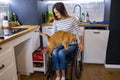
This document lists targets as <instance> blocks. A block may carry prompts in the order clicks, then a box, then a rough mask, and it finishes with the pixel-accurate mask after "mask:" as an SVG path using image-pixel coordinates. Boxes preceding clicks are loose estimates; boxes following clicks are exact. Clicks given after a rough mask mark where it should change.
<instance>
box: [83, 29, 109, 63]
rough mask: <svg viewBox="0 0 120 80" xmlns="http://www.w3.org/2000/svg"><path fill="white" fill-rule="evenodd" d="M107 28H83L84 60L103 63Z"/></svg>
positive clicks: (107, 33)
mask: <svg viewBox="0 0 120 80" xmlns="http://www.w3.org/2000/svg"><path fill="white" fill-rule="evenodd" d="M108 36H109V30H93V29H85V34H84V47H85V49H84V62H85V63H97V64H104V63H105V56H106V49H107V42H108Z"/></svg>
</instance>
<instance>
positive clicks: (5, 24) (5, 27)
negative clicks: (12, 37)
mask: <svg viewBox="0 0 120 80" xmlns="http://www.w3.org/2000/svg"><path fill="white" fill-rule="evenodd" d="M3 31H4V35H5V36H7V35H9V34H10V31H9V23H8V17H7V16H4V18H3Z"/></svg>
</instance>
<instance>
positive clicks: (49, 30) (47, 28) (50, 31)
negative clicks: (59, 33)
mask: <svg viewBox="0 0 120 80" xmlns="http://www.w3.org/2000/svg"><path fill="white" fill-rule="evenodd" d="M42 32H43V33H46V34H48V35H52V34H53V33H54V31H53V27H52V26H43V27H42ZM43 46H47V39H46V37H45V36H43Z"/></svg>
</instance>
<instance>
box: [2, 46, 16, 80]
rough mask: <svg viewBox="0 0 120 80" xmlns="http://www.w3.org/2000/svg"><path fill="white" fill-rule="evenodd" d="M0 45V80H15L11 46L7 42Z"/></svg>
mask: <svg viewBox="0 0 120 80" xmlns="http://www.w3.org/2000/svg"><path fill="white" fill-rule="evenodd" d="M0 47H1V50H0V80H17V73H16V65H15V62H14V58H15V57H14V55H13V48H11V47H10V45H9V44H5V45H2V46H0Z"/></svg>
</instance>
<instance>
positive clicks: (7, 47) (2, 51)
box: [0, 44, 10, 55]
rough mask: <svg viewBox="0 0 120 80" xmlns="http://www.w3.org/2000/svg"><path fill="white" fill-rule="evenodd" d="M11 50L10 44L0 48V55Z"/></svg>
mask: <svg viewBox="0 0 120 80" xmlns="http://www.w3.org/2000/svg"><path fill="white" fill-rule="evenodd" d="M9 48H10V44H5V45H1V46H0V55H1V54H4V53H6V51H8V49H9Z"/></svg>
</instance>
